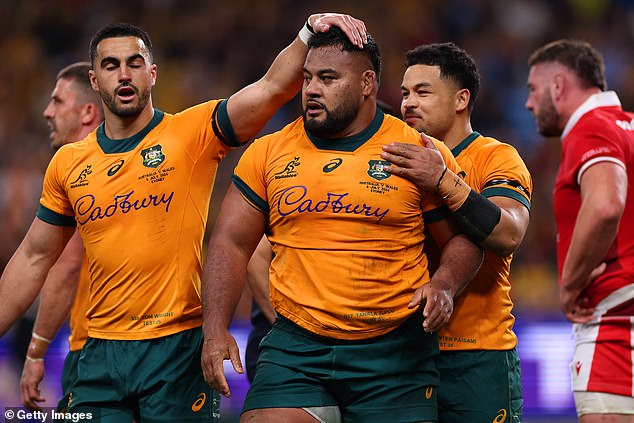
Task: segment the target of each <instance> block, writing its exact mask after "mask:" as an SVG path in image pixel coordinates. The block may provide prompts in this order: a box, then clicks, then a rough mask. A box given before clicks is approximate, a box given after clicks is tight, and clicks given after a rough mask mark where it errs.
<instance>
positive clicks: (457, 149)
mask: <svg viewBox="0 0 634 423" xmlns="http://www.w3.org/2000/svg"><path fill="white" fill-rule="evenodd" d="M479 136H480V133H479V132H476V131H474V132H472V133H471V135H469V136H468V137H467V138H465V139H464V140H462V141H461V142H460V144H458V145H457V146H455V147H454V148H452V149H451V154H453V156H454V157H458V154H460V153H462V151H463V150H464V149H466V148H467V147H469V146H470V145H471V143H472V142H473V141H475V139H476V138H478V137H479Z"/></svg>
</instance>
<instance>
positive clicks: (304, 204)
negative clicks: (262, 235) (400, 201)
mask: <svg viewBox="0 0 634 423" xmlns="http://www.w3.org/2000/svg"><path fill="white" fill-rule="evenodd" d="M348 195H349V194H348V193H347V192H346V193H343V194H337V193H334V192H328V193H326V197H323V198H315V197H312V196H311V195H309V193H308V188H307V187H305V186H303V185H297V186H292V187H288V188H286V189H285V190H284V191H282V193H281V194H280V197H279V200H278V201H277V211H278V213H279V214H280V216H283V217H286V216H290V215H292V214H295V213H299V214H301V213H334V214H338V213H342V214H356V215H362V216H366V217H375V218H377V219H376V223H380V222H381V220H383V218H384V217H385V216H387V214H388V213H389V212H390V209H385V210H381V208H380V207H372V206H370V205H368V204H366V203H363V204H358V203H352V202H347V201H344V200H347V199H346V197H347V196H348Z"/></svg>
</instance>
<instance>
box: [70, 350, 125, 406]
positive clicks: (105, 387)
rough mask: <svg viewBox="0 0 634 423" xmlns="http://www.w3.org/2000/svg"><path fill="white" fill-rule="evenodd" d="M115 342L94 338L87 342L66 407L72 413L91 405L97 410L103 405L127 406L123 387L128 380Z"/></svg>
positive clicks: (80, 357)
mask: <svg viewBox="0 0 634 423" xmlns="http://www.w3.org/2000/svg"><path fill="white" fill-rule="evenodd" d="M113 342H115V341H108V340H103V339H93V338H88V340H87V341H86V343H85V345H84V347H83V348H82V350H81V352H80V354H79V360H78V361H77V366H76V370H77V375H76V378H75V380H74V382H73V383H72V386H71V387H70V391H69V393H68V402H67V404H66V406H67V409H68V411H69V412H75V411H76V410H77V409H78V408H79V407H81V406H84V405H89V406H90V407H91V410H92V411H94V410H95V409H97V408H98V407H99V405H100V404H104V405H110V406H112V405H115V406H118V405H119V404H121V405H123V404H124V401H125V392H124V389H122V386H124V385H125V381H124V380H122V378H121V372H120V368H119V367H118V366H117V362H118V357H116V356H115V353H114V350H113V346H114V345H113ZM96 407H97V408H96ZM123 407H125V406H123ZM115 408H116V407H115Z"/></svg>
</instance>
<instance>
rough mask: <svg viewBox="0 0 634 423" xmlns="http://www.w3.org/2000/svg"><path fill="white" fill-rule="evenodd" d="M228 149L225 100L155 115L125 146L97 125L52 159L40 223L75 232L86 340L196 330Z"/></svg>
mask: <svg viewBox="0 0 634 423" xmlns="http://www.w3.org/2000/svg"><path fill="white" fill-rule="evenodd" d="M223 139H226V140H227V141H226V143H225V142H223ZM230 145H231V146H237V145H238V143H237V142H236V140H235V137H234V134H233V130H232V128H231V124H230V122H229V119H228V115H227V111H226V101H220V100H212V101H209V102H206V103H203V104H200V105H197V106H194V107H191V108H189V109H187V110H185V111H183V112H181V113H177V114H174V115H172V114H168V113H163V112H161V111H159V110H155V111H154V117H153V118H152V120H151V122H150V123H149V124H148V125H147V126H146V127H145V128H144V129H142V130H141V131H140V132H139V133H137V134H136V135H134V136H132V137H130V138H127V139H123V140H111V139H108V137H107V136H106V134H105V131H104V126H103V124H102V125H101V126H100V127H98V128H97V130H96V131H95V132H93V133H92V134H90V135H88V136H87V137H86V138H85V139H84V140H82V141H79V142H77V143H72V144H68V145H65V146H63V147H62V148H60V149H59V150H58V152H57V153H56V154H55V156H54V157H53V159H52V161H51V163H50V164H49V166H48V169H47V172H46V176H45V180H44V189H43V193H42V199H41V201H40V204H41V207H40V210H39V211H38V217H39V218H41V219H42V220H44V221H46V222H49V223H52V224H66V225H72V226H77V228H78V230H79V232H80V235H81V238H82V241H83V243H84V248H85V251H86V256H87V258H88V264H89V274H90V289H89V291H90V295H89V307H88V311H87V316H88V319H89V325H88V334H89V336H91V337H93V338H103V339H120V340H126V339H151V338H157V337H161V336H166V335H170V334H173V333H177V332H180V331H183V330H187V329H190V328H193V327H197V326H200V325H201V320H202V311H201V302H200V278H201V273H202V243H203V236H204V231H205V224H206V221H207V213H208V208H209V199H210V196H211V191H212V187H213V183H214V180H215V176H216V170H217V166H218V162H219V161H220V160H221V159H222V157H224V156H225V154H226V153H227V151H228V150H229V149H230Z"/></svg>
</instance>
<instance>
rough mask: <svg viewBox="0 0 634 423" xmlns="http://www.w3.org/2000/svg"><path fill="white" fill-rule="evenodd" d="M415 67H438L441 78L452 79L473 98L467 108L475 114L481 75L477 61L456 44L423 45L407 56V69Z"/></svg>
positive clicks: (409, 52) (470, 98)
mask: <svg viewBox="0 0 634 423" xmlns="http://www.w3.org/2000/svg"><path fill="white" fill-rule="evenodd" d="M414 65H427V66H438V67H439V68H440V76H441V78H445V79H451V80H452V81H454V82H455V83H456V84H457V85H458V87H459V88H460V89H467V90H469V93H470V94H471V96H470V97H469V104H468V106H467V108H468V110H469V114H471V113H472V112H473V108H474V106H475V101H476V99H477V98H478V93H479V92H480V73H479V72H478V67H477V66H476V63H475V60H473V58H472V57H471V56H470V55H469V54H468V53H467V52H466V51H464V50H463V49H461V48H459V47H458V46H457V45H455V44H454V43H437V44H423V45H420V46H418V47H415V48H414V49H412V50H410V51H408V52H407V53H406V54H405V67H410V66H414Z"/></svg>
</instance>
